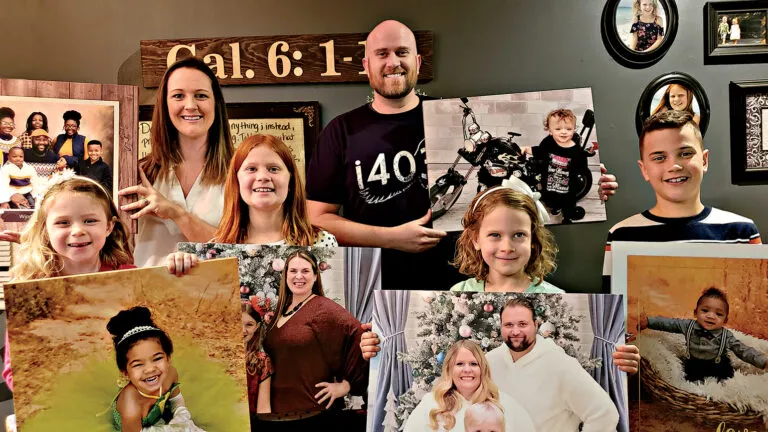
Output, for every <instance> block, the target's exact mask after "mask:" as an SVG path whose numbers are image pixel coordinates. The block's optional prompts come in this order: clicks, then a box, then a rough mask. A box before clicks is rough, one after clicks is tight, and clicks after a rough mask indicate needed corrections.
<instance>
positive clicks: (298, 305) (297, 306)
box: [283, 293, 315, 317]
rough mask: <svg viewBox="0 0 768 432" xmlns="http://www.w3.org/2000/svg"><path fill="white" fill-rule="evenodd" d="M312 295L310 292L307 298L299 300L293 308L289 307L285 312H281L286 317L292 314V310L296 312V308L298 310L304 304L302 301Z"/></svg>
mask: <svg viewBox="0 0 768 432" xmlns="http://www.w3.org/2000/svg"><path fill="white" fill-rule="evenodd" d="M314 295H315V294H314V293H312V294H310V295H309V296H308V297H307V298H305V299H304V300H302V301H300V302H299V303H298V304H297V305H296V306H294V307H293V309H291V310H289V311H287V312H283V316H284V317H287V316H291V315H293V313H294V312H296V311H297V310H299V308H301V306H302V305H303V304H304V302H306V301H307V300H309V299H311V298H312V296H314Z"/></svg>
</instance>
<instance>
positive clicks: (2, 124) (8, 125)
mask: <svg viewBox="0 0 768 432" xmlns="http://www.w3.org/2000/svg"><path fill="white" fill-rule="evenodd" d="M15 127H16V125H15V124H14V123H13V119H12V118H10V117H3V118H0V133H3V134H5V135H10V134H11V132H13V129H14V128H15Z"/></svg>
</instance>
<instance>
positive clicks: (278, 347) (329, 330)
mask: <svg viewBox="0 0 768 432" xmlns="http://www.w3.org/2000/svg"><path fill="white" fill-rule="evenodd" d="M275 319H277V318H275ZM362 333H363V332H362V330H361V329H360V321H358V320H357V319H355V317H354V316H352V314H350V313H349V312H347V310H346V309H344V308H343V307H341V306H339V305H338V304H336V303H335V302H334V301H333V300H330V299H328V298H326V297H320V296H317V297H315V298H313V299H312V300H310V301H309V302H307V303H306V304H305V305H304V306H302V307H301V309H299V310H298V311H297V312H296V313H295V314H294V316H292V317H291V319H289V320H288V321H287V322H286V323H285V324H283V326H282V327H280V328H278V327H277V326H275V327H274V328H272V330H271V331H270V332H269V333H268V334H267V336H266V337H265V339H264V349H265V350H266V352H267V353H268V354H269V356H270V357H271V358H272V365H273V367H274V371H275V372H274V375H272V388H271V406H272V412H273V413H276V414H282V413H294V412H299V411H301V412H305V411H321V410H324V409H325V404H327V400H326V401H325V402H324V404H323V405H319V404H318V403H317V401H316V400H315V394H317V392H319V391H320V390H321V388H318V387H315V384H318V383H321V382H334V379H335V380H337V381H341V380H343V379H346V380H347V381H348V382H349V384H350V394H353V395H360V394H363V393H364V392H365V390H366V388H367V387H368V362H367V361H365V360H363V357H362V353H361V352H360V336H361V335H362ZM337 402H341V400H337ZM336 406H339V405H337V404H336V403H334V407H336ZM341 406H343V403H342V404H341Z"/></svg>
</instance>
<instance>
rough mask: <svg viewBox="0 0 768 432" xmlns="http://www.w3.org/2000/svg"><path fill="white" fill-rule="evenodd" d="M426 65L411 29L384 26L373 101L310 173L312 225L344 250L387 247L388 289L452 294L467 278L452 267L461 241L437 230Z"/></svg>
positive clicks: (335, 128) (338, 132)
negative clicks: (424, 99)
mask: <svg viewBox="0 0 768 432" xmlns="http://www.w3.org/2000/svg"><path fill="white" fill-rule="evenodd" d="M420 65H421V56H419V55H418V53H417V52H416V38H415V37H414V35H413V32H411V30H410V29H408V27H406V26H405V25H403V24H402V23H399V22H397V21H391V20H390V21H384V22H382V23H381V24H379V25H377V26H376V27H375V28H374V29H373V30H372V31H371V33H370V34H369V35H368V38H367V40H366V48H365V58H364V59H363V67H364V68H365V70H366V72H367V73H368V80H369V82H370V84H371V87H372V88H373V94H374V98H373V102H372V103H371V104H366V105H363V106H361V107H359V108H357V109H354V110H352V111H350V112H348V113H345V114H342V115H340V116H338V117H337V118H335V119H333V120H332V121H331V122H330V123H329V124H328V126H327V127H326V128H325V129H324V130H323V133H322V134H321V135H320V139H319V140H318V143H317V146H316V148H315V150H314V152H313V155H312V159H311V160H310V162H309V167H308V170H307V197H308V199H309V211H310V218H311V219H312V223H313V224H316V225H319V226H321V227H323V228H324V229H326V230H327V231H329V232H331V233H332V234H334V235H335V236H336V238H337V239H338V240H339V243H341V244H344V245H356V246H370V247H381V248H384V250H383V252H382V257H383V258H382V275H383V277H382V287H383V288H385V289H425V290H426V289H432V290H440V289H448V288H450V287H451V286H452V285H453V284H454V283H456V282H458V281H459V280H461V279H462V277H461V276H460V275H459V274H458V272H457V271H456V269H455V268H453V267H451V266H450V265H449V264H448V261H450V260H451V259H453V255H454V250H455V239H456V237H455V236H449V237H446V233H445V232H443V231H438V230H434V229H432V228H430V223H429V222H430V216H431V215H430V213H429V192H428V189H427V167H426V152H425V149H424V124H423V114H422V107H421V99H420V98H419V96H417V95H416V92H415V90H414V88H415V86H416V81H417V78H418V73H419V67H420ZM342 207H343V216H340V215H339V211H340V210H341V208H342ZM441 240H442V241H441ZM438 244H440V246H438V247H437V248H436V247H435V246H437V245H438Z"/></svg>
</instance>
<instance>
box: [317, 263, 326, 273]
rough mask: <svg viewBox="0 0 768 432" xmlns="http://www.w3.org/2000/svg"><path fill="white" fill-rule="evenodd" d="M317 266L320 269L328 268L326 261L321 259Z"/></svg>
mask: <svg viewBox="0 0 768 432" xmlns="http://www.w3.org/2000/svg"><path fill="white" fill-rule="evenodd" d="M318 267H319V268H320V271H326V270H328V263H327V262H325V261H323V262H321V263H320V264H318Z"/></svg>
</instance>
